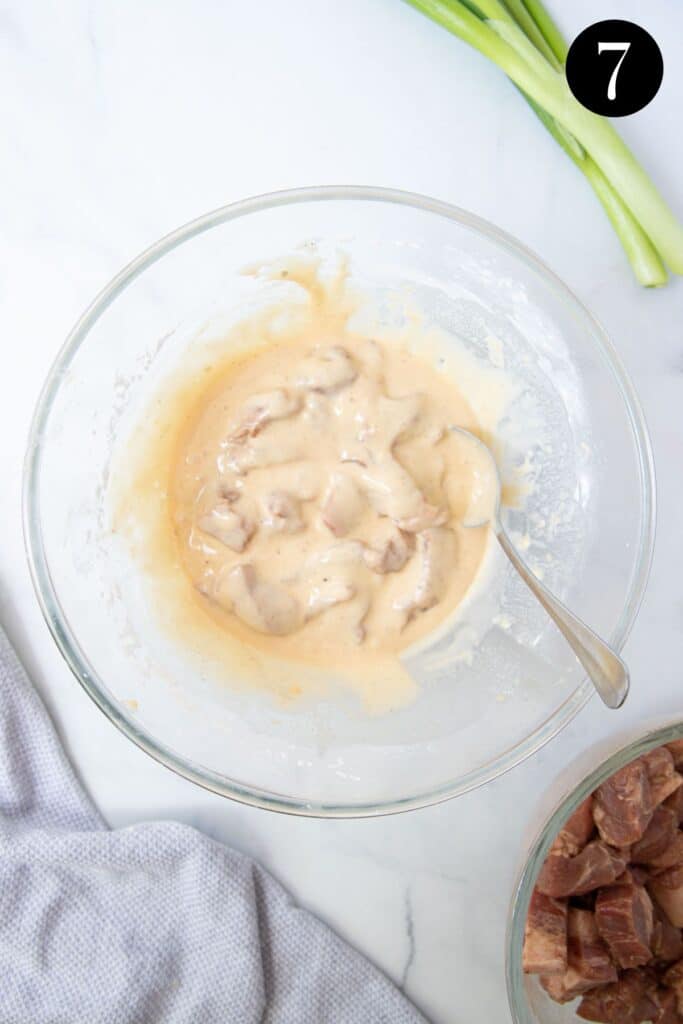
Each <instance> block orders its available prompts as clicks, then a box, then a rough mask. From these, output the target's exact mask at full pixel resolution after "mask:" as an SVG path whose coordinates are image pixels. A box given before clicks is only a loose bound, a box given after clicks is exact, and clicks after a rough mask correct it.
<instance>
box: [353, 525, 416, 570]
mask: <svg viewBox="0 0 683 1024" xmlns="http://www.w3.org/2000/svg"><path fill="white" fill-rule="evenodd" d="M414 550H415V538H414V536H413V535H412V534H410V533H403V532H402V531H401V530H399V529H397V528H396V527H393V528H391V529H390V530H389V531H387V533H386V534H385V536H384V537H382V538H381V539H379V540H377V541H375V542H373V545H372V547H366V548H365V551H364V552H363V558H364V560H365V564H366V565H367V567H368V569H372V571H373V572H377V573H380V574H384V573H387V572H399V571H400V570H401V569H402V568H403V566H404V565H405V564H406V562H407V561H408V559H409V558H410V556H411V555H412V553H413V551H414Z"/></svg>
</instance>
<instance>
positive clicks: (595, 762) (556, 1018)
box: [506, 718, 683, 1024]
mask: <svg viewBox="0 0 683 1024" xmlns="http://www.w3.org/2000/svg"><path fill="white" fill-rule="evenodd" d="M681 738H683V722H681V721H680V719H673V720H672V719H671V718H668V719H659V720H658V721H652V722H650V723H649V724H648V726H647V731H646V732H645V733H643V725H642V724H641V725H640V727H634V728H631V729H629V730H628V732H627V733H626V734H622V735H621V737H618V738H615V737H612V738H611V739H609V740H606V741H603V742H602V743H600V744H599V745H598V746H597V747H594V748H592V749H591V750H589V751H586V752H585V753H584V754H583V755H582V756H581V757H580V758H578V759H577V760H576V761H575V762H574V763H573V764H572V765H571V766H570V767H569V768H568V769H566V770H565V771H564V772H563V773H562V774H561V775H560V776H559V777H558V778H557V779H556V780H555V782H554V784H553V785H552V786H551V787H550V790H549V791H548V792H546V794H545V795H544V798H543V800H542V806H541V807H539V820H542V821H543V826H542V828H540V830H539V831H538V832H537V834H536V835H535V836H534V838H533V840H532V842H531V843H530V845H529V847H528V849H527V852H526V860H525V863H524V867H523V868H522V871H521V874H520V876H519V880H518V882H517V885H516V886H515V890H514V894H513V898H512V903H511V906H510V915H509V918H508V928H507V953H506V974H507V990H508V1000H509V1003H510V1012H511V1014H512V1020H513V1024H580V1018H579V1017H577V1016H576V1013H575V1012H574V1007H575V1006H577V1005H578V1001H577V1002H576V1003H574V1004H572V1003H568V1004H567V1005H565V1006H561V1005H559V1004H558V1003H554V1002H553V1001H552V1000H551V999H550V998H549V997H548V996H547V995H546V993H545V992H544V991H543V989H542V988H541V986H540V984H539V983H538V979H537V978H535V977H532V976H529V975H525V974H524V973H523V971H522V946H523V944H524V925H525V922H526V917H527V912H528V909H529V900H530V899H531V893H532V891H533V888H534V885H535V883H536V878H537V876H538V873H539V871H540V870H541V867H542V865H543V862H544V860H545V858H546V856H547V853H548V850H549V849H550V847H551V845H552V842H553V840H554V839H555V836H556V835H557V833H558V832H559V830H560V828H561V826H562V825H563V824H564V822H565V821H566V820H567V818H568V817H569V816H570V815H571V814H573V813H574V811H575V810H576V808H577V807H578V806H579V804H580V803H581V801H582V800H585V798H586V797H587V796H588V795H589V794H590V793H592V792H593V791H594V790H595V789H597V788H598V786H600V785H601V784H602V783H603V782H605V780H606V779H608V778H609V777H610V776H611V775H613V774H614V773H615V772H616V771H619V769H620V768H623V767H624V765H627V764H629V763H630V762H631V761H633V760H635V758H636V757H640V755H641V754H644V753H646V752H647V751H648V750H652V749H653V748H654V747H659V746H662V744H664V743H670V742H671V741H672V740H678V739H681ZM549 808H552V812H550V811H549Z"/></svg>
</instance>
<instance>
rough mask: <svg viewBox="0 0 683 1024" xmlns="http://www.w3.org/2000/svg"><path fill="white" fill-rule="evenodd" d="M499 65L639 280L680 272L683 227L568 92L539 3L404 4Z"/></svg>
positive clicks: (562, 53)
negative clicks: (591, 197)
mask: <svg viewBox="0 0 683 1024" xmlns="http://www.w3.org/2000/svg"><path fill="white" fill-rule="evenodd" d="M407 2H408V3H410V4H412V6H413V7H416V8H417V9H418V10H420V11H422V12H423V13H424V14H426V15H427V16H428V17H430V18H431V19H432V20H433V21H435V22H437V23H438V24H439V25H442V26H443V27H444V28H446V29H448V30H449V31H450V32H452V33H453V34H454V35H457V36H459V37H460V38H461V39H462V40H464V41H465V42H466V43H469V44H470V46H473V47H474V48H475V49H477V50H479V51H480V53H482V54H483V55H484V56H485V57H488V58H489V60H492V61H493V62H494V63H495V64H497V65H498V67H499V68H501V69H502V70H503V71H504V72H505V73H506V75H507V76H508V78H510V79H511V81H512V82H514V84H515V85H516V86H517V88H518V89H519V90H520V92H521V93H522V95H523V96H524V98H525V99H526V100H527V101H528V103H529V105H530V106H531V108H532V110H533V111H534V113H535V114H536V115H537V116H538V117H539V119H540V120H541V122H542V123H543V124H544V126H545V127H546V128H547V129H548V131H549V132H550V134H551V135H552V136H553V138H554V139H555V140H556V142H558V143H559V145H560V146H561V147H562V149H564V151H565V152H566V153H567V155H568V156H569V157H570V159H571V160H572V161H573V162H574V164H576V166H577V167H578V168H579V170H581V171H582V172H583V174H584V175H585V177H586V179H587V180H588V182H589V183H590V185H591V186H592V188H593V191H594V192H595V194H596V196H597V197H598V199H599V200H600V202H601V204H602V206H603V209H604V210H605V212H606V214H607V216H608V217H609V219H610V222H611V224H612V226H613V228H614V230H615V231H616V233H617V235H618V236H619V239H620V241H621V244H622V246H623V248H624V251H625V252H626V255H627V257H628V260H629V262H630V264H631V266H632V268H633V271H634V274H635V276H636V278H637V280H638V281H639V282H640V283H641V284H643V285H646V286H647V287H656V286H658V285H663V284H665V283H666V280H667V274H666V269H665V264H667V265H668V267H669V269H670V270H671V271H673V272H674V273H676V274H683V227H682V226H681V224H680V223H679V222H678V220H677V219H676V217H675V216H674V214H673V212H672V211H671V209H670V208H669V206H668V205H667V203H666V202H665V200H664V199H663V198H662V196H661V195H660V194H659V192H658V191H657V189H656V188H655V186H654V184H653V182H652V181H651V180H650V178H649V177H648V175H647V174H646V173H645V171H644V170H643V168H642V167H641V166H640V164H639V163H638V161H637V160H636V158H635V157H634V155H633V153H631V151H630V149H629V148H628V146H627V145H626V144H625V143H624V141H623V139H621V137H620V136H619V135H618V134H617V132H616V131H615V129H614V127H613V126H612V124H611V123H610V122H609V121H608V120H607V119H606V118H604V117H600V116H599V115H597V114H593V113H592V112H591V111H590V110H587V109H586V108H585V107H583V106H582V105H581V104H580V103H579V102H578V101H577V100H576V99H575V98H574V96H573V95H572V93H571V91H570V89H569V86H568V85H567V79H566V76H565V73H564V63H565V60H566V56H567V46H566V43H565V41H564V39H563V38H562V34H561V33H560V31H559V29H558V28H557V26H556V25H555V23H554V21H553V20H552V18H551V16H550V15H549V13H548V12H547V11H546V10H545V8H544V6H543V4H542V2H541V0H407Z"/></svg>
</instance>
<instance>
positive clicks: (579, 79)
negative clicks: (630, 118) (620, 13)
mask: <svg viewBox="0 0 683 1024" xmlns="http://www.w3.org/2000/svg"><path fill="white" fill-rule="evenodd" d="M566 73H567V82H568V83H569V88H570V89H571V91H572V92H573V94H574V96H575V97H576V99H577V100H578V101H579V103H582V104H583V106H584V107H588V109H589V110H592V111H593V113H594V114H606V115H608V116H609V117H625V115H626V114H635V113H636V112H637V111H638V110H642V109H643V107H646V106H647V104H648V103H649V102H650V100H651V99H654V97H655V96H656V95H657V92H658V90H659V87H660V85H661V84H662V78H663V76H664V61H663V60H662V51H661V50H660V49H659V46H658V45H657V43H656V42H655V40H654V39H653V38H652V36H651V35H650V33H649V32H646V31H645V29H644V28H641V27H640V25H635V24H634V23H633V22H632V21H621V20H618V19H614V20H610V21H596V23H595V24H594V25H589V26H588V28H585V29H584V30H583V32H581V33H579V35H578V36H577V37H576V39H575V40H574V42H573V43H572V45H571V46H570V47H569V53H568V54H567V66H566Z"/></svg>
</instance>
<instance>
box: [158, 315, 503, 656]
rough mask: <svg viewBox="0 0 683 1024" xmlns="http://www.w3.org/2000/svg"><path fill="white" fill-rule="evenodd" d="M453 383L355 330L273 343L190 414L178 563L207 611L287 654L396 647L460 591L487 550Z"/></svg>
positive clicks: (176, 486)
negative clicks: (471, 516) (472, 513)
mask: <svg viewBox="0 0 683 1024" xmlns="http://www.w3.org/2000/svg"><path fill="white" fill-rule="evenodd" d="M463 421H466V422H468V423H470V424H472V414H471V411H470V410H469V409H468V407H467V404H466V403H465V401H464V399H463V397H462V396H461V395H460V394H459V393H458V390H457V387H456V386H455V384H454V382H452V381H451V380H449V379H447V378H445V377H444V376H443V375H439V374H438V373H437V371H436V370H435V369H433V368H432V367H430V365H429V364H428V363H427V362H426V361H423V360H421V359H420V358H419V357H417V356H415V355H413V354H411V353H409V352H408V351H407V350H405V349H401V348H395V347H392V346H390V345H385V344H381V343H379V342H377V341H374V340H372V339H358V338H353V337H351V336H345V335H341V336H340V337H335V338H330V339H324V340H321V342H320V343H319V344H317V345H314V346H313V347H311V345H310V342H309V341H308V340H304V341H303V342H299V343H297V342H289V343H284V344H280V345H277V346H272V347H270V348H268V349H267V350H265V351H263V352H260V353H258V354H255V355H253V356H248V357H246V358H245V359H244V360H243V361H242V362H241V363H239V364H237V365H236V366H234V367H231V368H230V369H229V370H228V371H227V372H226V373H225V375H224V376H223V378H222V379H221V380H220V381H217V382H216V383H215V384H214V386H213V388H212V390H211V392H210V393H209V394H207V395H205V396H204V397H203V399H202V400H201V401H200V403H199V407H198V408H197V409H196V410H195V413H194V416H193V417H192V422H191V424H190V425H189V426H188V428H187V429H186V432H185V436H184V437H183V440H182V443H181V445H180V448H179V451H178V457H177V460H176V464H175V467H174V471H173V484H172V495H173V516H174V521H175V527H176V531H177V536H178V540H179V545H180V550H181V553H182V558H183V563H184V565H185V568H186V570H187V572H188V574H189V576H190V578H191V580H192V582H193V584H194V586H195V587H196V588H197V590H198V591H199V592H200V593H201V594H202V595H203V597H204V599H205V601H206V602H207V605H208V606H209V607H212V608H213V610H214V611H218V612H222V613H224V622H225V625H226V628H229V629H230V628H233V627H234V626H235V625H237V623H239V624H241V625H242V626H246V627H248V629H249V630H250V631H253V632H256V633H258V634H260V635H261V637H269V638H270V639H271V642H272V645H273V646H274V647H277V649H278V650H280V651H281V652H282V653H285V654H286V655H287V656H288V657H296V655H297V652H301V653H303V652H304V651H307V655H308V656H309V657H310V653H311V649H312V647H313V649H319V650H320V651H321V653H322V652H323V651H324V653H325V654H326V656H327V657H329V658H331V659H334V658H335V657H336V656H337V655H341V656H342V657H343V654H344V651H345V650H346V649H348V648H349V647H359V646H363V645H365V646H367V647H369V648H373V649H381V650H392V651H396V650H400V649H401V648H402V647H404V646H405V645H406V644H408V643H410V642H412V641H413V640H414V639H415V638H416V636H417V635H418V634H422V633H424V631H425V630H429V629H432V628H434V626H435V625H437V623H438V622H439V621H440V620H441V619H442V618H443V616H444V615H445V614H446V613H447V612H448V611H450V610H451V609H452V608H453V607H454V606H455V605H456V604H457V603H458V602H459V601H460V600H461V599H462V597H463V596H464V594H465V593H466V591H467V589H468V587H469V586H470V584H471V582H472V580H473V579H474V577H475V575H476V573H477V569H478V567H479V564H480V562H481V559H482V555H483V552H484V547H485V543H486V534H485V531H484V530H476V529H474V530H473V529H465V528H463V527H462V526H461V525H460V522H459V520H460V519H461V517H462V513H463V511H464V509H465V507H466V506H467V503H468V501H469V496H470V493H471V491H472V488H473V485H474V481H473V479H472V470H471V466H470V464H469V463H468V461H467V459H466V450H465V449H466V446H465V445H463V444H462V443H461V441H460V439H458V438H457V436H455V435H454V434H453V433H452V432H451V430H450V429H449V428H450V425H451V424H452V423H462V422H463Z"/></svg>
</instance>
